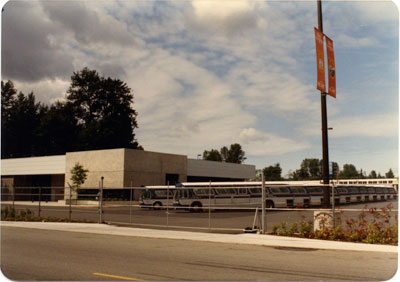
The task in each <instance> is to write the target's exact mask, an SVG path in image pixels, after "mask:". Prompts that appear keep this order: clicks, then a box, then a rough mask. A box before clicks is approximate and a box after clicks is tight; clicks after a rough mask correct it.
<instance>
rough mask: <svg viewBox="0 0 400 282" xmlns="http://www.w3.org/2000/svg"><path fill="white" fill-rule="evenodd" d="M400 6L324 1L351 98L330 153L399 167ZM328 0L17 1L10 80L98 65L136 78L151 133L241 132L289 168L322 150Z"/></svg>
mask: <svg viewBox="0 0 400 282" xmlns="http://www.w3.org/2000/svg"><path fill="white" fill-rule="evenodd" d="M398 17H399V14H398V8H397V6H396V4H394V3H393V2H390V1H377V2H371V1H368V2H366V1H347V2H343V1H340V2H338V1H323V24H324V33H325V34H326V35H327V36H329V37H330V38H331V39H332V40H333V42H334V48H335V58H336V70H337V99H334V98H332V97H327V107H328V126H329V127H333V130H331V131H329V157H330V160H331V161H335V162H338V163H339V165H340V166H341V167H342V166H343V164H346V163H351V164H354V165H355V166H356V167H357V169H361V168H362V169H363V170H364V171H366V172H367V173H369V172H370V171H371V170H372V169H374V170H376V171H377V172H380V173H382V174H384V173H385V172H387V171H388V170H389V168H392V169H393V170H394V171H395V173H396V174H397V171H398V105H399V102H398V97H399V89H398V86H399V85H398V78H399V73H398V70H399V64H398V63H399V60H398V52H399V46H398V40H399V38H398V35H399V18H398ZM314 26H318V22H317V4H316V2H315V1H302V2H297V1H246V0H226V1H200V0H193V1H189V0H188V1H182V0H181V1H10V2H7V3H6V4H5V6H4V11H3V13H2V38H1V39H2V40H1V43H2V44H1V47H2V53H1V68H2V74H1V77H2V80H8V79H10V80H12V81H13V82H14V84H15V86H16V88H17V89H18V90H21V91H23V92H24V93H28V92H30V91H33V92H34V93H35V94H36V97H37V99H38V100H40V101H42V102H43V103H51V102H54V101H55V100H58V99H62V98H63V97H64V96H65V92H66V89H67V88H68V86H69V84H70V77H71V75H72V74H73V72H74V71H78V70H81V69H82V68H84V67H86V66H87V67H89V68H91V69H96V70H97V71H98V72H99V73H100V74H102V75H105V76H111V77H116V78H119V79H121V80H123V81H125V82H126V83H127V84H128V85H129V86H130V87H131V88H132V89H133V91H134V101H135V103H134V105H133V106H134V108H135V109H136V110H137V111H138V113H139V115H138V123H139V127H140V128H139V129H137V130H136V135H137V139H138V141H139V143H140V144H141V145H142V146H143V147H144V148H145V149H146V150H149V151H159V152H168V153H177V154H185V155H188V156H189V157H191V158H196V157H197V155H198V154H202V153H203V151H204V150H210V149H212V148H215V149H219V148H221V147H222V146H229V145H230V144H232V143H240V144H241V145H242V147H243V149H244V151H245V152H246V156H247V160H246V162H245V163H247V164H255V165H256V166H257V168H263V167H265V166H269V165H273V164H275V163H280V164H281V167H282V168H283V174H284V175H285V174H286V173H288V171H290V170H296V169H298V168H299V167H300V163H301V161H302V160H303V159H304V158H322V148H321V108H320V107H321V106H320V93H319V91H318V90H316V63H315V60H316V59H315V41H314Z"/></svg>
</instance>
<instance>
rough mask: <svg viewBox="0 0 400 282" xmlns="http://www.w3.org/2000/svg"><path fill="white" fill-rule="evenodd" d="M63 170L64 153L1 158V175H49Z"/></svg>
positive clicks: (61, 172) (60, 172)
mask: <svg viewBox="0 0 400 282" xmlns="http://www.w3.org/2000/svg"><path fill="white" fill-rule="evenodd" d="M64 172H65V156H64V155H61V156H46V157H31V158H17V159H5V160H1V175H49V174H64Z"/></svg>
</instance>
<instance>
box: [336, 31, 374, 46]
mask: <svg viewBox="0 0 400 282" xmlns="http://www.w3.org/2000/svg"><path fill="white" fill-rule="evenodd" d="M335 41H336V43H335V44H339V45H341V47H342V48H365V47H373V46H379V44H380V43H379V40H378V39H376V38H372V37H356V36H349V35H346V34H338V35H337V36H336V37H335Z"/></svg>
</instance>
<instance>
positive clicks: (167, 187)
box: [167, 181, 169, 227]
mask: <svg viewBox="0 0 400 282" xmlns="http://www.w3.org/2000/svg"><path fill="white" fill-rule="evenodd" d="M168 226H169V181H167V227H168Z"/></svg>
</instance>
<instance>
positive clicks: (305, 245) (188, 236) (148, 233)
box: [0, 221, 398, 253]
mask: <svg viewBox="0 0 400 282" xmlns="http://www.w3.org/2000/svg"><path fill="white" fill-rule="evenodd" d="M0 226H4V227H18V228H33V229H42V230H54V231H68V232H80V233H92V234H102V235H120V236H132V237H144V238H159V239H175V240H192V241H202V242H213V243H229V244H248V245H259V246H268V247H280V248H302V249H317V250H342V251H366V252H386V253H397V252H398V247H397V246H388V245H373V244H364V243H351V242H338V241H327V240H315V239H303V238H294V237H284V236H274V235H262V234H235V235H232V234H214V233H200V232H188V231H173V230H155V229H143V228H131V227H118V226H112V225H106V224H96V223H59V222H14V221H5V222H1V225H0Z"/></svg>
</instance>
